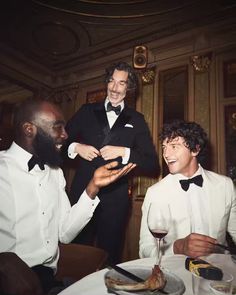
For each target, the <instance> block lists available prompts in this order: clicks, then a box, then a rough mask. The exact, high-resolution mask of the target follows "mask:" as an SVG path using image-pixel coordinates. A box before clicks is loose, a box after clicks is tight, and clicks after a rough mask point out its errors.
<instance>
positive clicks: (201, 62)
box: [191, 52, 212, 73]
mask: <svg viewBox="0 0 236 295" xmlns="http://www.w3.org/2000/svg"><path fill="white" fill-rule="evenodd" d="M211 59H212V53H211V52H209V53H206V54H204V55H194V56H192V57H191V64H192V66H193V68H194V70H195V71H196V72H201V73H204V72H208V71H209V68H210V64H211Z"/></svg>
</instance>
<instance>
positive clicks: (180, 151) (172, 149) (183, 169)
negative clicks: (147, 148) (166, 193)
mask: <svg viewBox="0 0 236 295" xmlns="http://www.w3.org/2000/svg"><path fill="white" fill-rule="evenodd" d="M162 149H163V158H164V160H165V162H166V164H167V166H168V168H169V172H170V173H171V174H177V173H180V174H182V175H184V176H186V177H191V176H192V175H193V174H194V173H195V172H196V171H197V169H198V162H197V159H196V156H197V154H198V151H197V152H191V151H190V150H189V149H188V148H187V147H186V145H185V141H184V138H183V137H175V138H173V139H171V140H169V139H165V140H164V141H163V143H162Z"/></svg>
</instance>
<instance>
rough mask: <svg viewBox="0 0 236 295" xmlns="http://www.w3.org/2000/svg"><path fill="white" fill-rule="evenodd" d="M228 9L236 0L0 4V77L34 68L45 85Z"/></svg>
mask: <svg viewBox="0 0 236 295" xmlns="http://www.w3.org/2000/svg"><path fill="white" fill-rule="evenodd" d="M232 7H234V8H235V0H224V1H223V0H215V1H205V0H123V1H122V0H121V1H115V0H107V1H106V0H97V1H96V0H60V1H59V0H8V1H4V6H3V4H2V7H1V9H0V74H3V76H4V74H5V73H6V72H7V71H11V66H9V65H10V64H11V62H12V61H13V60H14V63H15V64H17V63H23V64H24V65H25V66H27V67H28V69H31V68H32V69H35V68H37V74H38V75H39V74H41V76H42V77H44V80H45V79H46V78H45V77H48V76H49V77H50V79H51V80H52V79H53V77H55V79H56V77H58V76H60V75H62V74H65V75H66V74H70V73H73V71H75V68H76V69H77V70H78V68H79V69H80V70H83V69H86V67H87V68H89V67H91V66H92V65H96V64H98V63H101V62H102V61H104V60H105V59H106V58H107V57H108V56H113V57H114V56H116V55H118V54H119V52H121V51H123V52H124V51H125V52H127V54H130V55H132V49H133V47H134V46H137V45H140V44H145V43H148V42H151V41H153V40H158V39H161V38H163V37H165V36H169V35H171V34H175V33H178V32H181V31H184V30H187V29H189V28H193V27H197V26H201V25H207V24H208V23H211V22H213V21H214V20H215V19H224V15H225V12H226V11H231V8H232ZM6 69H7V71H6ZM30 83H31V84H32V83H33V81H32V80H31V81H30ZM45 83H47V81H45Z"/></svg>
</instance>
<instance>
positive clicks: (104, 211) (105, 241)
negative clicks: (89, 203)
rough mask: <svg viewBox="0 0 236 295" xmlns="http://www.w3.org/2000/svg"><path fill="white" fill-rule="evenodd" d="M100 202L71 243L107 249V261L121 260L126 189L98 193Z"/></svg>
mask: <svg viewBox="0 0 236 295" xmlns="http://www.w3.org/2000/svg"><path fill="white" fill-rule="evenodd" d="M99 198H100V203H99V205H98V207H97V208H96V210H95V212H94V216H93V217H92V219H91V220H90V222H89V223H88V224H87V225H86V227H85V228H84V229H83V230H82V231H81V232H80V233H79V235H78V236H77V237H76V238H75V239H74V240H73V243H80V244H86V245H93V246H96V247H99V248H102V249H104V250H105V251H107V253H108V255H109V257H108V262H110V263H113V264H117V263H119V262H121V252H122V248H123V243H124V237H125V229H126V224H127V218H128V212H129V211H128V210H129V203H130V202H129V197H128V195H127V189H125V190H124V193H123V195H122V194H121V195H120V194H119V195H118V194H117V192H109V191H108V192H105V193H104V191H103V193H102V194H101V195H99Z"/></svg>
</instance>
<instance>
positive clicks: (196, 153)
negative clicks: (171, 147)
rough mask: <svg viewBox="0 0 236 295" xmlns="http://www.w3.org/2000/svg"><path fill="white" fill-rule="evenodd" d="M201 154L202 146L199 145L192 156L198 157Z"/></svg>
mask: <svg viewBox="0 0 236 295" xmlns="http://www.w3.org/2000/svg"><path fill="white" fill-rule="evenodd" d="M199 152H200V145H199V144H197V145H196V149H195V151H193V152H192V155H193V156H194V157H196V156H197V155H198V154H199Z"/></svg>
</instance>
